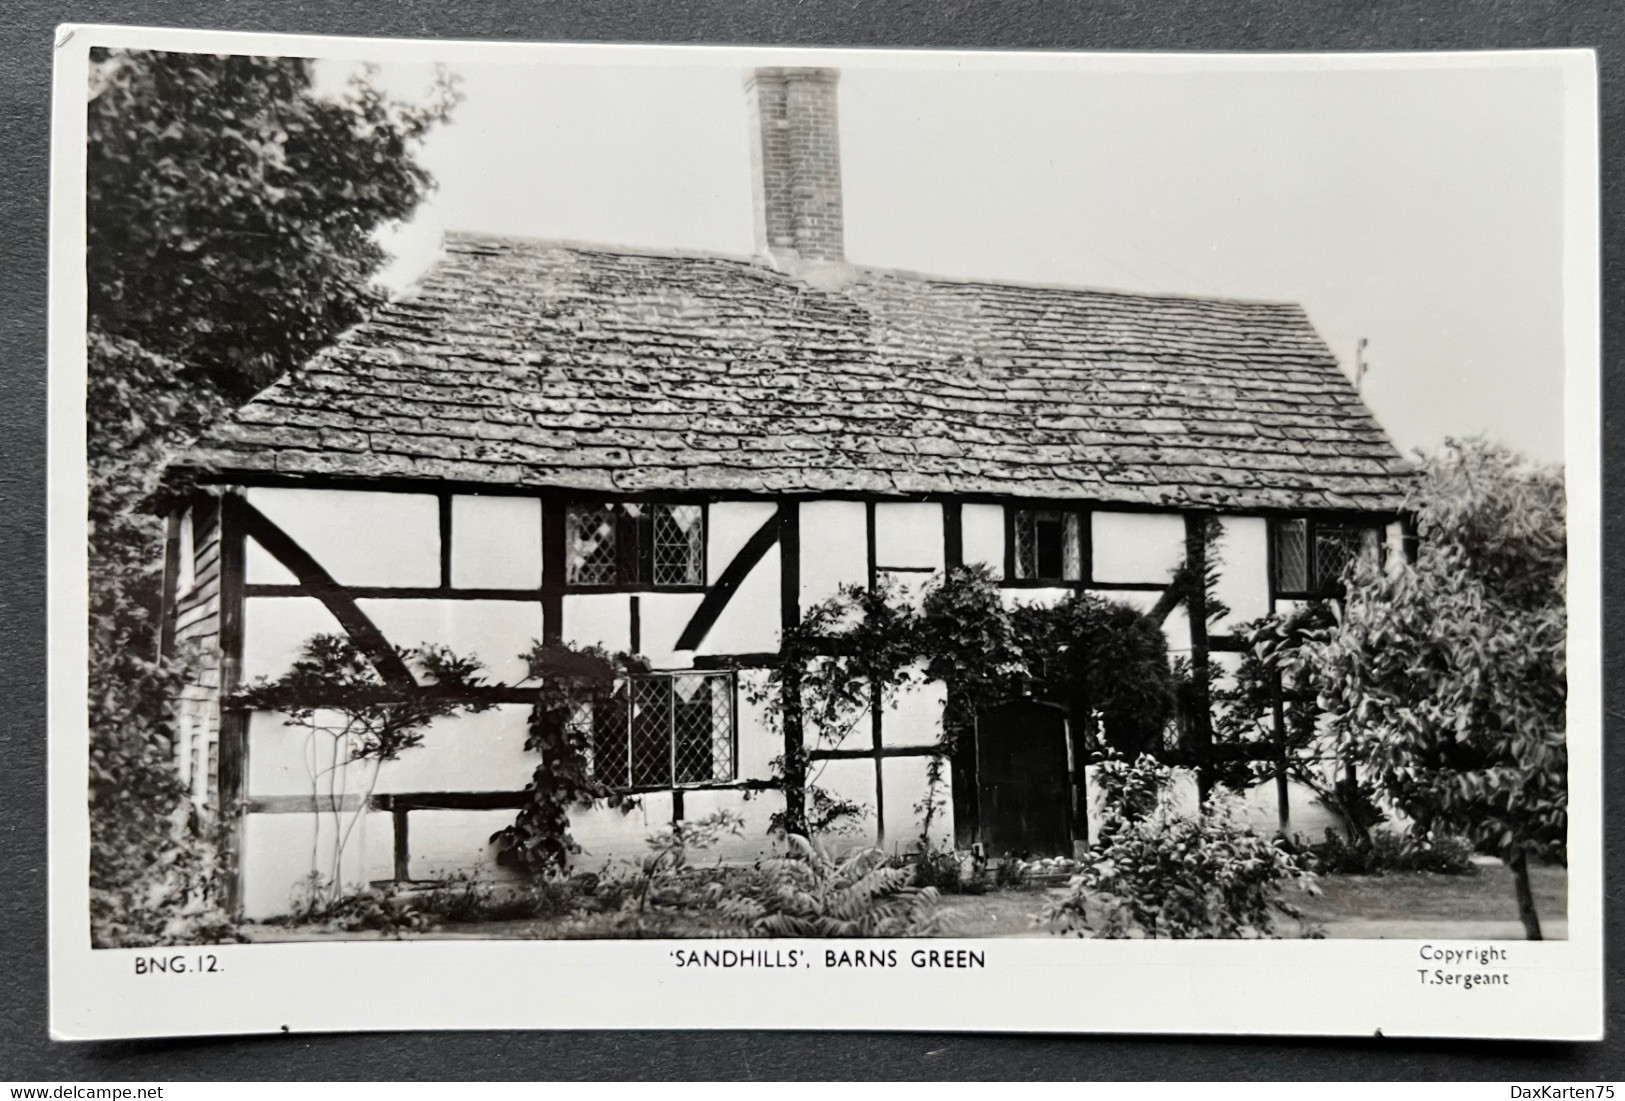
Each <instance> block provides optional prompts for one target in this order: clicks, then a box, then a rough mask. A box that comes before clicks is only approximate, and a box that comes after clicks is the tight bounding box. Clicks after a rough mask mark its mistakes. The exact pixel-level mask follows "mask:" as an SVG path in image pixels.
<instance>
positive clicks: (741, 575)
mask: <svg viewBox="0 0 1625 1101" xmlns="http://www.w3.org/2000/svg"><path fill="white" fill-rule="evenodd" d="M787 507H789V508H790V509H792V510H793V509H794V508H795V506H794V505H790V506H787ZM792 515H793V512H792ZM784 516H785V509H784V507H781V508H780V509H779V511H777V512H775V513H774V514H773V515H772V516H770V517H768V519H767V522H766V523H764V524H763V525H762V526H761V527H759V528H757V529H756V532H755V534H753V535H752V536H751V537H750V538H749V539H747V540H745V545H744V546H743V547H740V548H739V553H738V554H736V555H734V558H733V561H732V562H729V563H728V565H727V568H725V569H724V570H723V571H722V576H720V577H718V578H717V582H716V584H715V585H712V586H711V588H710V590H709V591H708V592H707V593H706V594H705V599H704V600H702V601H701V602H700V606H699V607H698V608H696V609H694V615H693V616H692V617H690V618H689V621H688V625H687V626H686V627H684V628H683V633H682V634H681V635H680V636H678V639H677V645H676V646H675V647H673V649H676V650H693V649H695V648H696V647H698V646H699V645H700V643H702V642H704V641H705V636H706V635H708V634H710V633H711V628H712V627H714V626H716V622H717V619H718V617H720V616H721V615H722V611H723V609H724V608H726V607H727V606H728V602H729V601H730V600H732V599H733V596H734V593H736V592H738V591H739V586H741V585H743V584H744V583H745V578H747V577H749V576H750V571H751V570H753V569H755V568H756V564H757V563H758V562H760V561H761V560H762V559H763V558H764V557H766V556H767V552H768V551H769V550H771V549H772V548H773V544H774V543H776V542H778V541H779V538H780V535H781V532H782V530H783V528H784V524H785V521H784ZM781 581H783V579H782V573H781ZM783 583H784V584H786V585H787V584H788V582H787V581H783ZM797 585H798V586H799V585H800V582H799V581H798V582H797ZM797 617H798V618H799V613H798V616H797Z"/></svg>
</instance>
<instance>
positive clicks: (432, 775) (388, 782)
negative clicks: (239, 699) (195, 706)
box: [248, 704, 537, 798]
mask: <svg viewBox="0 0 1625 1101" xmlns="http://www.w3.org/2000/svg"><path fill="white" fill-rule="evenodd" d="M529 715H530V709H529V708H528V707H527V706H525V705H523V704H499V705H498V706H496V707H494V708H492V709H491V710H490V711H486V712H482V713H480V714H464V715H456V716H451V717H448V718H442V719H437V720H435V721H434V722H433V723H431V724H430V725H429V726H428V727H427V728H426V729H425V730H424V731H423V744H422V745H419V746H415V747H413V748H411V749H407V750H403V751H402V753H401V755H400V757H399V758H397V759H396V760H393V761H386V762H384V763H383V764H382V765H381V766H380V767H379V769H378V778H377V783H376V786H375V787H374V788H373V790H374V792H375V793H377V794H380V795H381V794H385V793H388V792H419V791H517V790H519V789H521V788H523V787H524V786H525V784H526V783H528V782H529V780H530V774H531V773H532V772H533V771H534V770H535V768H536V763H537V762H536V757H535V755H534V754H533V753H530V752H529V751H527V750H526V749H525V737H526V734H527V732H528V723H529ZM335 752H336V753H337V759H335ZM348 761H349V749H348V748H347V747H345V748H341V747H340V746H338V744H337V743H336V741H335V740H334V739H333V738H331V737H329V736H327V735H325V734H322V733H320V732H317V733H314V734H313V733H312V732H311V731H309V730H307V729H306V728H304V727H300V726H288V725H287V724H286V722H285V721H284V717H283V716H282V715H281V714H280V713H277V712H270V711H256V712H255V713H254V714H253V715H251V716H250V717H249V724H248V793H249V795H250V796H251V797H253V798H261V797H265V796H278V795H299V796H308V795H310V794H312V793H313V791H317V790H318V789H317V788H315V787H313V784H317V783H319V785H320V787H319V792H320V793H324V794H325V793H326V791H327V790H328V784H329V781H330V780H333V781H336V782H337V783H338V785H339V790H343V791H348V792H350V793H351V794H359V793H361V792H364V791H365V790H366V789H367V783H368V781H369V779H370V778H371V776H372V768H373V766H372V764H371V763H370V762H352V763H348V764H346V762H348ZM335 766H339V767H340V768H342V772H339V773H334V772H333V770H334V768H335Z"/></svg>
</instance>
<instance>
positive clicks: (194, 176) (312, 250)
mask: <svg viewBox="0 0 1625 1101" xmlns="http://www.w3.org/2000/svg"><path fill="white" fill-rule="evenodd" d="M91 60H92V67H93V78H92V87H91V97H90V107H89V135H88V146H87V153H88V165H87V171H88V176H87V187H88V192H87V194H88V202H87V205H86V215H87V227H86V228H87V233H88V246H89V247H88V252H87V274H88V277H89V295H90V297H89V306H90V317H91V319H92V324H93V326H94V327H95V328H97V329H99V330H101V331H102V332H104V333H106V334H108V335H109V336H118V337H125V338H127V339H130V340H134V341H136V342H137V343H139V344H141V345H142V346H143V347H145V348H146V349H148V350H149V351H151V352H155V353H158V354H161V355H165V356H169V357H170V358H172V359H174V360H176V361H178V362H179V363H181V364H183V365H184V366H185V368H186V369H187V370H188V371H189V372H192V373H193V374H195V376H196V377H197V378H199V379H200V380H202V381H205V382H206V383H207V384H208V385H209V386H210V387H211V388H212V389H214V390H217V391H218V392H220V393H221V394H223V395H225V396H226V397H227V398H229V399H232V400H242V399H244V398H246V397H248V396H250V395H251V394H253V393H254V392H255V391H256V390H258V389H260V388H261V387H263V386H264V385H265V384H266V383H268V382H270V381H271V380H272V379H273V378H275V377H276V376H277V375H278V374H280V373H281V372H283V371H285V370H288V369H290V368H292V367H295V366H297V365H298V364H299V363H301V362H302V361H303V360H305V359H306V358H307V357H308V356H309V355H310V354H311V353H313V352H315V351H316V350H317V349H319V348H321V347H322V346H323V345H325V344H327V343H328V342H329V341H331V340H332V339H333V337H334V336H335V335H337V334H338V333H339V332H341V331H343V330H344V329H345V328H347V327H349V326H351V325H353V324H355V323H356V322H357V321H359V320H360V319H361V317H362V316H363V314H364V313H365V312H366V310H367V308H368V307H369V306H372V305H374V304H375V303H376V302H377V301H378V296H379V292H378V290H377V289H376V288H375V287H374V286H373V285H372V278H373V276H374V275H375V274H376V273H377V271H378V269H379V268H380V266H381V265H382V264H383V263H384V261H385V259H386V256H385V254H384V251H383V249H382V248H381V247H380V245H379V244H378V242H377V241H376V240H375V239H374V234H375V233H376V231H377V230H378V229H379V227H380V226H384V225H388V224H390V223H392V222H398V221H401V220H403V219H406V218H408V217H410V215H411V214H412V212H413V211H414V210H416V209H417V206H418V204H419V202H421V201H422V199H423V198H424V196H425V195H426V194H427V193H428V191H429V189H430V187H431V186H432V180H431V178H430V176H429V174H428V172H427V171H425V170H424V169H423V167H422V166H420V165H419V164H418V163H417V161H416V159H415V157H414V152H415V148H416V146H417V144H418V143H419V142H420V141H421V140H422V138H423V137H424V136H425V135H426V134H427V133H428V132H429V130H430V129H431V128H432V127H433V126H434V125H435V124H436V123H438V122H440V121H441V120H443V119H444V118H445V117H446V116H447V113H448V112H449V111H450V109H451V107H452V105H453V104H454V102H455V100H456V91H455V88H454V85H453V82H452V81H451V79H450V78H448V77H445V76H442V77H441V78H440V80H439V82H438V83H437V85H436V87H435V89H434V92H433V94H432V95H431V97H430V98H429V99H428V100H426V101H425V102H423V103H420V104H411V103H405V102H402V101H399V100H396V99H393V98H391V97H389V96H387V95H386V94H385V93H384V92H383V91H381V90H380V89H379V88H378V87H377V86H376V84H375V83H373V81H372V80H371V79H370V74H367V73H363V74H362V75H360V76H358V77H357V78H356V79H354V80H353V81H352V82H351V83H350V85H349V87H348V89H347V90H346V92H345V93H344V94H342V95H338V96H320V95H317V94H316V93H315V91H314V88H313V81H314V71H313V67H312V63H311V62H310V61H308V60H306V59H303V58H296V57H235V56H219V55H214V54H191V53H159V52H152V51H142V50H136V51H106V50H98V51H97V52H96V53H95V55H94V56H93V57H92V59H91Z"/></svg>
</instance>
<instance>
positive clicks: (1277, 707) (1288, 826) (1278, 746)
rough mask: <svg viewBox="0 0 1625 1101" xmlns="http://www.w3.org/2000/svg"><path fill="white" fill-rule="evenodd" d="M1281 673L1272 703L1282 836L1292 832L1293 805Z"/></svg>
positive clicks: (1277, 792) (1276, 793)
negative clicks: (1288, 779)
mask: <svg viewBox="0 0 1625 1101" xmlns="http://www.w3.org/2000/svg"><path fill="white" fill-rule="evenodd" d="M1284 692H1285V688H1284V687H1283V686H1282V684H1281V674H1280V673H1279V672H1277V673H1276V674H1275V699H1274V701H1273V703H1272V707H1273V709H1274V715H1273V718H1274V720H1275V818H1276V823H1277V826H1278V828H1279V829H1280V832H1281V836H1283V837H1286V836H1288V835H1290V834H1291V832H1292V807H1291V804H1290V803H1289V801H1288V795H1287V775H1286V773H1287V768H1286V702H1285V700H1284V698H1283V695H1282V694H1283V693H1284Z"/></svg>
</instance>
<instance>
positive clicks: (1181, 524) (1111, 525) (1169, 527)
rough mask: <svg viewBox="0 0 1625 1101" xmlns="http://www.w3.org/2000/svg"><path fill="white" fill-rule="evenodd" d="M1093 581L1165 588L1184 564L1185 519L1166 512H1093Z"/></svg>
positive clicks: (1091, 516) (1091, 539) (1090, 535)
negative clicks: (1161, 586) (1163, 586)
mask: <svg viewBox="0 0 1625 1101" xmlns="http://www.w3.org/2000/svg"><path fill="white" fill-rule="evenodd" d="M1089 538H1090V543H1091V549H1092V552H1093V555H1094V580H1096V581H1103V582H1110V583H1115V584H1124V585H1133V584H1151V585H1166V584H1167V583H1168V582H1169V581H1170V580H1171V579H1172V578H1173V574H1174V571H1175V570H1177V569H1179V567H1180V566H1182V565H1183V564H1184V562H1185V518H1184V517H1183V516H1181V515H1180V514H1178V513H1169V512H1093V513H1090V514H1089Z"/></svg>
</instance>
